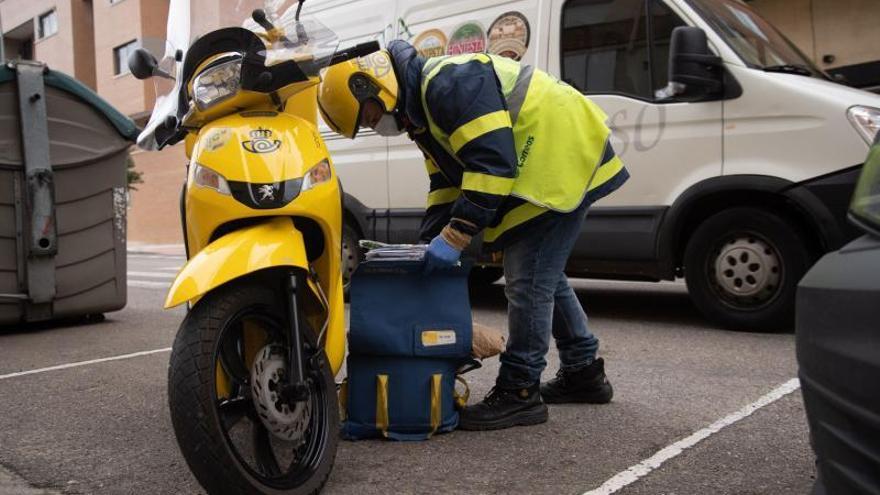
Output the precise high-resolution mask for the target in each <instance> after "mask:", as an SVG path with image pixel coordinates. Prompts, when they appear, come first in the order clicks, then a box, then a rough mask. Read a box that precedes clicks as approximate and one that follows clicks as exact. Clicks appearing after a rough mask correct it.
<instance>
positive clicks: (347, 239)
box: [342, 222, 363, 299]
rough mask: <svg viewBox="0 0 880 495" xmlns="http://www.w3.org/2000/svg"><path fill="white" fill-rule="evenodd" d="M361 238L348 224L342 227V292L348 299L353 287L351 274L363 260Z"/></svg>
mask: <svg viewBox="0 0 880 495" xmlns="http://www.w3.org/2000/svg"><path fill="white" fill-rule="evenodd" d="M358 241H360V236H359V235H358V233H357V231H356V230H355V229H354V227H352V226H351V225H350V224H349V223H348V222H345V223H344V224H343V225H342V290H343V293H344V294H345V298H346V299H348V288H349V286H350V285H351V274H352V273H354V269H355V268H357V266H358V265H359V264H360V262H361V260H363V253H362V252H361V248H360V246H359V245H358Z"/></svg>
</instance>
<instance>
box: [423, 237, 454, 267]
mask: <svg viewBox="0 0 880 495" xmlns="http://www.w3.org/2000/svg"><path fill="white" fill-rule="evenodd" d="M460 257H461V251H459V250H458V249H455V247H453V246H452V245H450V244H449V243H448V242H446V239H444V238H443V236H442V235H438V236H437V237H435V238H434V239H432V240H431V243H430V244H428V250H427V251H426V252H425V273H431V272H433V271H434V270H438V269H444V268H452V267H453V266H455V265H456V264H457V263H458V259H459V258H460Z"/></svg>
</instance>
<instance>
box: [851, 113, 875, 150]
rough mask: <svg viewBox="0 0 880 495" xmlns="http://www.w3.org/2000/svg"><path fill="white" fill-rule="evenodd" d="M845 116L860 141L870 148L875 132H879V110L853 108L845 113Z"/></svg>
mask: <svg viewBox="0 0 880 495" xmlns="http://www.w3.org/2000/svg"><path fill="white" fill-rule="evenodd" d="M846 115H847V117H849V121H850V122H851V123H852V125H853V127H855V128H856V131H858V133H859V135H860V136H862V139H864V140H865V142H866V143H868V145H869V146H870V145H871V144H872V143H873V142H874V137H876V136H877V132H878V131H880V109H878V108H872V107H863V106H854V107H851V108H850V109H849V110H848V111H847V112H846Z"/></svg>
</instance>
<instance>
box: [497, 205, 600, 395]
mask: <svg viewBox="0 0 880 495" xmlns="http://www.w3.org/2000/svg"><path fill="white" fill-rule="evenodd" d="M587 208H588V205H587V204H586V203H585V204H584V205H583V206H581V207H580V208H578V209H577V210H575V211H573V212H571V213H568V214H565V215H561V216H560V217H558V218H555V219H553V221H551V222H550V223H549V225H547V226H545V227H544V228H538V229H537V231H536V232H534V233H529V234H528V235H526V236H525V237H523V238H521V239H519V240H518V241H516V242H514V243H513V244H512V245H510V246H509V247H507V248H506V249H505V250H504V278H505V279H506V281H507V285H506V287H505V289H504V292H505V295H506V296H507V317H508V330H509V333H510V336H509V339H508V342H507V349H506V350H505V351H504V353H502V354H501V370H500V371H499V373H498V380H497V384H498V386H500V387H502V388H521V387H528V386H530V385H532V384H534V383H536V382H538V381H539V380H540V379H541V372H542V371H543V370H544V368H545V367H546V366H547V360H546V359H545V356H546V355H547V351H548V350H549V348H550V335H551V333H552V335H553V338H554V339H556V347H557V349H558V350H559V360H560V361H561V366H562V367H564V368H565V367H577V366H581V365H586V364H590V363H591V362H593V360H594V359H595V358H596V351H597V350H598V349H599V339H597V338H596V336H595V335H593V334H592V333H590V330H589V328H587V314H586V313H585V312H584V308H583V307H582V306H581V304H580V302H579V301H578V299H577V296H575V293H574V291H573V290H572V288H571V286H569V285H568V279H567V278H566V276H565V273H563V270H564V269H565V264H566V262H567V261H568V256H569V254H571V250H572V248H573V247H574V244H575V241H577V238H578V235H579V234H580V231H581V226H582V225H583V223H584V218H585V217H586V212H587Z"/></svg>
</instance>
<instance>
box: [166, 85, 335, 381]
mask: <svg viewBox="0 0 880 495" xmlns="http://www.w3.org/2000/svg"><path fill="white" fill-rule="evenodd" d="M307 93H308V92H307ZM297 96H299V95H297ZM296 99H297V98H292V99H291V100H289V101H288V105H287V108H290V109H291V110H297V113H298V114H299V115H293V114H291V113H288V112H277V111H275V110H270V109H266V108H262V109H254V110H248V111H243V112H240V113H236V114H232V115H227V116H225V117H222V118H219V119H217V120H215V121H213V122H210V123H208V124H206V125H204V126H203V127H202V128H201V129H200V130H199V132H198V135H197V137H196V138H195V140H194V141H193V143H192V151H191V160H190V165H189V177H188V178H187V184H186V192H185V208H184V217H185V230H186V241H187V254H188V257H190V258H191V260H190V262H189V263H188V264H187V266H186V267H185V268H184V270H183V271H182V272H181V274H180V276H179V278H178V280H177V281H175V284H174V286H173V287H172V290H171V293H170V294H169V297H168V300H167V305H169V306H173V305H176V304H180V303H182V302H185V301H192V300H194V299H196V298H198V297H200V296H201V295H203V294H205V293H207V292H209V291H210V290H213V289H214V288H216V287H218V286H220V285H222V284H225V283H229V282H230V281H233V280H235V279H236V278H238V277H241V276H243V275H246V274H248V273H252V272H254V271H258V270H261V269H264V268H271V267H273V266H297V267H301V268H308V269H310V270H313V271H314V272H315V273H316V274H317V280H318V281H319V283H320V286H321V289H322V291H323V292H324V294H325V295H326V298H327V302H328V306H329V308H328V311H327V314H328V315H329V324H328V329H327V337H326V343H325V349H326V352H327V356H328V358H329V361H330V364H331V368H332V369H333V370H334V372H335V371H338V370H339V368H340V366H341V364H342V358H343V356H344V354H345V331H344V302H343V294H342V276H341V274H342V271H341V261H342V260H341V235H342V234H341V233H342V194H341V190H340V186H339V182H338V179H337V176H336V170H335V169H334V168H333V165H332V162H331V161H330V156H329V153H328V151H327V148H326V146H325V145H324V142H323V140H322V139H321V137H320V134H319V133H318V129H317V126H316V125H315V123H314V118H310V115H314V107H313V105H312V106H311V107H310V106H309V105H303V106H302V107H300V106H296V107H291V103H293V102H294V101H295V100H296ZM300 110H301V111H300ZM324 160H326V161H327V163H329V164H330V170H331V174H330V179H329V180H327V181H325V182H322V183H320V184H317V185H315V186H313V187H312V188H311V189H308V190H305V191H301V192H298V194H297V195H296V196H295V197H294V198H293V199H292V200H290V201H289V202H287V203H286V204H279V205H274V204H272V205H270V206H271V207H267V206H266V205H265V204H260V203H259V201H258V200H259V197H258V195H256V192H257V191H258V190H259V187H260V186H264V185H275V186H277V185H278V184H279V183H282V182H285V181H292V182H290V183H291V184H293V185H294V186H295V187H296V190H297V191H299V183H298V182H297V181H298V180H299V179H301V178H302V177H303V176H304V175H306V174H307V173H308V171H309V170H310V169H311V168H312V167H314V166H315V165H316V164H318V163H320V162H322V161H324ZM196 164H199V165H200V166H203V167H206V168H208V169H210V170H212V171H214V172H216V173H217V174H220V175H222V176H223V177H224V178H225V180H226V181H227V182H228V183H229V184H230V187H231V188H237V189H236V190H237V191H238V192H237V193H235V194H231V193H224V192H221V191H219V190H217V189H214V188H211V187H205V186H203V185H198V184H196V183H195V181H194V174H195V170H196ZM291 190H292V189H291ZM242 191H245V192H246V193H247V191H250V193H248V194H250V198H251V199H250V200H248V201H250V203H248V201H246V200H247V197H245V196H246V195H247V194H245V195H243V194H242ZM255 198H256V199H255ZM276 206H277V207H276ZM263 219H264V220H263ZM310 284H311V282H310ZM312 292H315V290H314V288H312Z"/></svg>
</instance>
